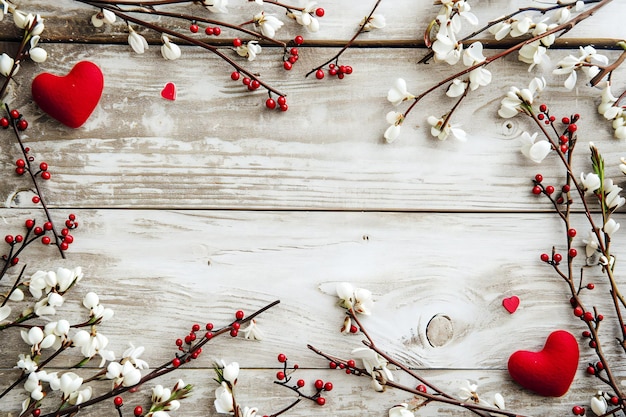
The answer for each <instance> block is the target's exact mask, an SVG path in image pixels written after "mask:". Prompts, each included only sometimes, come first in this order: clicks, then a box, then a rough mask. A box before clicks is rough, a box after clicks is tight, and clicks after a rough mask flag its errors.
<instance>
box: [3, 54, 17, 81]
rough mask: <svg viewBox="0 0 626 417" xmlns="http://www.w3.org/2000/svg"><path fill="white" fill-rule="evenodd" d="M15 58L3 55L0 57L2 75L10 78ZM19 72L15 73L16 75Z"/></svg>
mask: <svg viewBox="0 0 626 417" xmlns="http://www.w3.org/2000/svg"><path fill="white" fill-rule="evenodd" d="M13 64H14V61H13V58H11V57H10V56H8V55H7V54H5V53H3V54H2V55H0V74H2V75H4V76H5V77H8V76H9V74H10V73H11V69H12V68H13ZM16 72H17V69H16V70H15V71H14V72H13V73H14V74H15V73H16Z"/></svg>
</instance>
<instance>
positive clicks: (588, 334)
mask: <svg viewBox="0 0 626 417" xmlns="http://www.w3.org/2000/svg"><path fill="white" fill-rule="evenodd" d="M583 337H591V332H590V331H589V330H585V331H584V332H583Z"/></svg>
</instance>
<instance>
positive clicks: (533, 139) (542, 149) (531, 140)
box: [520, 132, 552, 163]
mask: <svg viewBox="0 0 626 417" xmlns="http://www.w3.org/2000/svg"><path fill="white" fill-rule="evenodd" d="M520 140H521V142H522V148H521V151H522V154H524V156H525V157H527V158H528V159H530V160H531V161H533V162H536V163H540V162H541V161H543V160H544V159H545V157H546V156H548V154H549V153H550V151H551V150H552V145H551V144H550V142H548V141H547V140H540V141H537V132H535V133H533V134H532V135H530V134H529V133H528V132H523V133H522V135H521V136H520Z"/></svg>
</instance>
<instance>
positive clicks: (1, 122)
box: [0, 117, 9, 129]
mask: <svg viewBox="0 0 626 417" xmlns="http://www.w3.org/2000/svg"><path fill="white" fill-rule="evenodd" d="M0 127H3V128H5V129H6V128H7V127H9V119H7V118H6V117H3V118H1V119H0Z"/></svg>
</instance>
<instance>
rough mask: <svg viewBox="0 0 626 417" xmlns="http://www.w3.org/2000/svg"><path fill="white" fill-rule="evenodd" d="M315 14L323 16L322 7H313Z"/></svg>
mask: <svg viewBox="0 0 626 417" xmlns="http://www.w3.org/2000/svg"><path fill="white" fill-rule="evenodd" d="M315 16H317V17H323V16H324V9H322V8H321V7H318V8H317V9H315Z"/></svg>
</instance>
